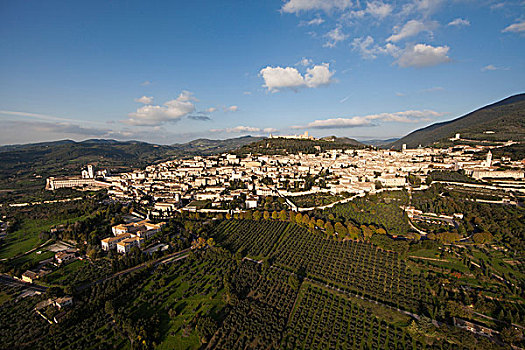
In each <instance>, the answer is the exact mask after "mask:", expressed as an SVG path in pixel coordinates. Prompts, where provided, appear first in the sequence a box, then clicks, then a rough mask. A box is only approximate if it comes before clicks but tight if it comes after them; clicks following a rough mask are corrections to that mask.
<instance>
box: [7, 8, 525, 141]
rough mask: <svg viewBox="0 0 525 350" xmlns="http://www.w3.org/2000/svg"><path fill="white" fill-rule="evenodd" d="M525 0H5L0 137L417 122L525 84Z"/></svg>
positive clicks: (184, 137) (352, 131) (196, 134)
mask: <svg viewBox="0 0 525 350" xmlns="http://www.w3.org/2000/svg"><path fill="white" fill-rule="evenodd" d="M523 6H524V4H523V2H520V1H507V2H505V3H503V2H497V1H483V2H481V3H478V2H476V3H474V2H471V1H440V0H432V1H430V0H425V1H421V0H407V1H401V2H395V3H394V2H391V1H367V2H352V1H346V0H343V1H317V0H316V1H304V0H290V1H288V0H287V1H269V2H264V4H260V3H256V2H243V3H242V4H240V3H238V2H226V3H221V4H215V3H209V2H199V3H192V4H181V3H176V4H168V3H165V4H162V5H161V4H156V5H155V6H145V5H143V4H138V3H129V4H127V5H123V4H116V3H115V4H106V3H103V2H92V3H90V4H83V5H79V4H67V5H64V4H60V5H59V4H54V3H46V4H39V3H31V2H27V3H5V4H4V5H3V9H4V11H2V14H1V15H0V16H2V23H3V24H2V26H1V27H0V31H1V32H2V33H3V34H4V35H3V39H2V43H3V44H4V47H6V48H8V49H7V50H5V51H6V52H5V53H4V55H3V57H2V58H1V60H2V63H3V64H2V68H0V69H1V74H2V76H3V82H4V84H2V87H1V90H0V91H1V92H2V93H1V97H0V123H1V124H2V125H3V126H4V127H3V128H1V131H0V144H15V143H29V142H40V141H51V140H58V139H73V140H77V141H80V140H85V139H91V138H109V139H117V140H139V141H146V142H152V143H159V144H173V143H180V142H186V141H190V140H193V139H197V138H202V137H205V138H210V139H226V138H233V137H238V136H243V135H265V136H266V135H268V134H270V133H273V134H277V135H278V134H281V135H287V134H295V133H297V134H300V133H303V132H304V131H306V130H308V131H309V132H310V133H311V134H312V135H313V136H315V137H321V136H328V135H336V136H346V137H351V138H356V139H358V140H363V139H373V138H377V139H388V138H395V137H402V136H404V135H406V134H408V133H409V132H411V131H413V130H416V129H418V128H421V127H424V126H426V125H430V124H432V123H435V122H441V121H445V120H451V119H454V118H456V117H459V116H461V115H463V114H466V113H468V112H470V111H473V110H475V109H477V108H479V107H481V106H483V105H486V104H487V103H489V102H493V101H497V100H499V99H501V98H504V97H507V96H510V95H513V94H516V93H521V92H523V86H522V84H521V81H523V80H524V79H523V77H524V76H525V65H524V63H523V59H522V58H523V54H524V49H523V47H524V46H523V37H524V34H523V33H524V31H525V29H524V28H525V26H524V23H525V22H523V17H522V16H521V17H520V15H519V14H520V13H522V11H521V10H522V9H523ZM195 19H197V20H195ZM210 33H214V34H213V35H212V34H210ZM520 77H521V78H520Z"/></svg>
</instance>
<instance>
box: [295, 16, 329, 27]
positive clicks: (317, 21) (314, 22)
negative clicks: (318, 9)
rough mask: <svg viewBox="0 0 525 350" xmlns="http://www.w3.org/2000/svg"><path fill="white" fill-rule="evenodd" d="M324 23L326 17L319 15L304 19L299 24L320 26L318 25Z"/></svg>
mask: <svg viewBox="0 0 525 350" xmlns="http://www.w3.org/2000/svg"><path fill="white" fill-rule="evenodd" d="M323 23H324V19H322V18H321V17H317V18H314V19H311V20H309V21H302V22H301V23H299V25H301V26H318V25H320V24H323Z"/></svg>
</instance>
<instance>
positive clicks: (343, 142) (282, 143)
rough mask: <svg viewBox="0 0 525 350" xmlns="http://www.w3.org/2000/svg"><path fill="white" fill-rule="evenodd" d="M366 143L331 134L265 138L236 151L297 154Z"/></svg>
mask: <svg viewBox="0 0 525 350" xmlns="http://www.w3.org/2000/svg"><path fill="white" fill-rule="evenodd" d="M363 147H365V145H363V144H362V143H360V142H358V141H356V140H354V139H350V138H347V137H342V138H341V137H335V136H329V137H325V138H322V139H319V140H301V139H285V138H275V139H264V140H260V141H257V142H253V143H250V144H247V145H245V146H242V147H241V148H239V149H238V150H237V151H236V153H237V154H240V155H244V154H250V153H251V154H264V155H274V154H297V153H300V152H301V153H308V154H312V153H316V152H319V151H321V152H322V151H326V150H331V149H355V148H363Z"/></svg>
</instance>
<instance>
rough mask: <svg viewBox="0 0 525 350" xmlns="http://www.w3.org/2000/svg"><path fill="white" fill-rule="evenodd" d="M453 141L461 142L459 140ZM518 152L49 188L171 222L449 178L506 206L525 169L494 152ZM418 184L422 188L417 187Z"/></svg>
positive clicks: (426, 152)
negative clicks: (93, 191) (176, 217)
mask: <svg viewBox="0 0 525 350" xmlns="http://www.w3.org/2000/svg"><path fill="white" fill-rule="evenodd" d="M306 137H308V136H306ZM272 138H276V137H275V136H272ZM286 138H287V139H290V138H294V137H293V136H286ZM295 138H299V139H303V138H305V137H304V136H303V135H300V136H295ZM454 139H455V141H460V140H461V138H460V135H459V134H458V135H456V137H455V138H454ZM512 144H514V142H512V141H508V142H504V143H503V142H502V143H501V145H490V146H487V145H484V143H483V142H480V143H479V144H477V145H474V146H471V145H463V144H461V142H459V143H458V144H456V145H454V146H453V147H449V148H446V149H439V148H430V147H426V148H416V149H407V148H406V146H404V147H403V148H402V150H401V151H395V150H384V149H375V148H367V149H346V150H343V149H333V150H329V151H326V152H317V153H313V154H303V153H300V152H299V153H298V154H287V155H255V154H253V155H251V154H250V155H247V156H246V157H241V156H237V155H235V154H229V153H224V154H221V155H217V156H209V157H201V156H196V157H193V158H190V159H176V160H170V161H167V162H162V163H159V164H155V165H150V166H147V167H146V168H145V169H141V170H139V169H137V170H134V171H133V172H127V173H121V174H116V175H109V174H108V172H107V171H99V172H98V173H97V176H95V173H94V171H93V167H92V166H91V165H89V166H88V167H87V170H84V171H83V174H82V177H81V178H75V177H65V178H49V179H48V180H47V188H48V189H57V188H63V187H75V188H79V187H80V188H83V187H87V188H92V187H102V188H108V194H109V195H110V197H111V198H113V199H115V200H123V201H135V202H137V203H140V204H141V205H143V208H144V210H145V212H146V213H148V215H149V216H151V217H161V218H166V217H169V216H170V213H171V212H174V211H180V210H188V211H196V210H202V211H204V212H223V213H227V212H229V211H232V212H233V211H240V210H244V209H254V208H257V207H258V206H259V205H260V204H261V203H262V201H263V198H264V197H265V196H277V197H280V198H283V199H285V201H286V203H287V205H288V206H289V208H290V209H291V210H293V211H304V210H311V209H312V208H304V207H301V206H299V205H297V204H295V203H294V201H293V198H294V197H300V196H308V195H311V196H315V195H317V194H330V195H333V196H338V195H342V194H345V195H346V196H347V197H349V196H354V195H364V194H366V193H376V192H377V191H382V190H388V189H400V188H409V187H417V188H422V189H424V188H426V187H424V184H425V180H426V178H427V175H428V174H429V173H430V172H432V171H437V170H449V171H463V172H464V174H465V175H466V176H469V177H471V178H472V179H473V180H484V179H486V180H487V181H486V182H484V183H483V182H480V183H477V184H473V185H470V186H474V187H477V188H488V189H495V190H502V191H504V192H505V193H508V195H507V196H505V198H502V199H507V200H511V199H512V198H510V197H512V192H514V191H516V192H518V193H525V187H524V186H523V185H524V184H523V181H520V180H523V178H524V173H525V172H524V169H525V163H524V162H523V161H512V160H511V159H510V158H508V157H502V158H500V159H493V156H492V150H493V149H495V148H498V147H505V146H509V145H512ZM480 155H482V156H483V157H480ZM416 178H417V179H418V180H417V181H418V182H417V184H416V183H415V182H414V181H412V182H411V179H412V180H413V179H416ZM421 184H423V187H420V186H421ZM343 200H345V199H344V198H342V199H341V201H343Z"/></svg>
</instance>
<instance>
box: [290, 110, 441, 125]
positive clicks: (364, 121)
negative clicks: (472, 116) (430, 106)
mask: <svg viewBox="0 0 525 350" xmlns="http://www.w3.org/2000/svg"><path fill="white" fill-rule="evenodd" d="M442 115H443V113H439V112H435V111H432V110H422V111H418V110H409V111H402V112H395V113H379V114H370V115H366V116H355V117H349V118H330V119H321V120H315V121H313V122H311V123H308V124H307V125H305V126H293V127H292V128H294V129H305V128H314V129H335V128H357V127H363V126H375V125H377V124H375V123H374V122H375V121H383V122H398V123H418V122H421V121H429V120H430V119H431V118H434V117H439V116H442Z"/></svg>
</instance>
